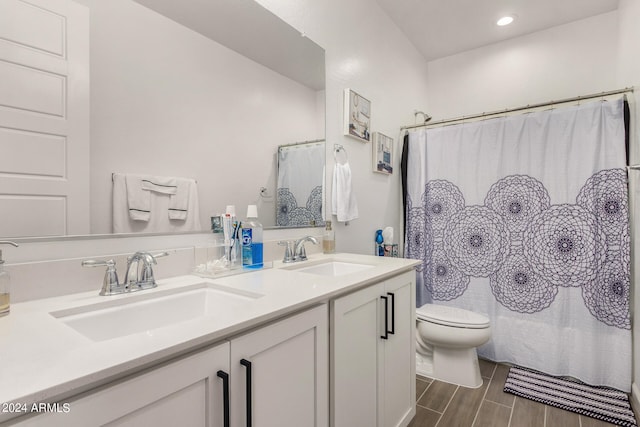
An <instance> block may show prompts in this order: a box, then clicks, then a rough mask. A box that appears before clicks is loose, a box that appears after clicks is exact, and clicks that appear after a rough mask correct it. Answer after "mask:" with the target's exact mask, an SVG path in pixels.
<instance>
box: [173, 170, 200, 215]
mask: <svg viewBox="0 0 640 427" xmlns="http://www.w3.org/2000/svg"><path fill="white" fill-rule="evenodd" d="M176 188H177V190H176V192H175V194H172V195H171V196H170V198H169V219H177V220H180V221H185V220H186V219H187V213H188V211H189V196H190V195H191V193H192V192H193V191H196V182H195V181H194V180H192V179H176Z"/></svg>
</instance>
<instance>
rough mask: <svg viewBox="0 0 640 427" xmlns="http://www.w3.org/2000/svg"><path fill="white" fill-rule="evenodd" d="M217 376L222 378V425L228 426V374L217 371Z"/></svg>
mask: <svg viewBox="0 0 640 427" xmlns="http://www.w3.org/2000/svg"><path fill="white" fill-rule="evenodd" d="M218 377H220V378H222V401H223V405H224V415H223V419H224V427H229V425H230V424H229V374H227V373H226V372H225V371H222V370H220V371H218Z"/></svg>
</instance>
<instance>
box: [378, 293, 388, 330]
mask: <svg viewBox="0 0 640 427" xmlns="http://www.w3.org/2000/svg"><path fill="white" fill-rule="evenodd" d="M380 298H382V300H384V335H380V338H382V339H383V340H388V339H389V336H388V335H387V333H388V332H389V304H387V300H388V299H389V298H388V297H387V296H385V295H382V296H381V297H380Z"/></svg>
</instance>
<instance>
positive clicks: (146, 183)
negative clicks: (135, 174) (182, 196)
mask: <svg viewBox="0 0 640 427" xmlns="http://www.w3.org/2000/svg"><path fill="white" fill-rule="evenodd" d="M142 188H143V189H144V190H149V191H155V192H156V193H162V194H176V192H177V191H178V184H177V180H176V179H175V178H168V177H161V176H152V177H143V178H142Z"/></svg>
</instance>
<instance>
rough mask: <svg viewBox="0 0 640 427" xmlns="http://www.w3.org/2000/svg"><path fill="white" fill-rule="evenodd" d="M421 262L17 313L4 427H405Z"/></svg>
mask: <svg viewBox="0 0 640 427" xmlns="http://www.w3.org/2000/svg"><path fill="white" fill-rule="evenodd" d="M416 264H417V262H416V261H413V260H406V259H399V258H384V257H373V256H366V255H354V254H336V255H314V256H311V257H310V259H309V260H307V261H304V262H299V263H292V264H285V263H281V262H275V263H274V266H273V268H268V269H263V270H259V271H252V272H247V273H243V274H239V275H234V276H227V277H221V278H203V277H199V276H195V275H184V276H178V277H173V278H170V279H163V280H159V281H158V286H157V287H156V288H153V289H148V290H144V291H141V292H136V293H131V294H129V293H127V294H121V295H112V296H99V295H98V290H99V289H98V288H99V284H96V291H95V292H83V293H76V294H71V295H65V296H60V297H54V298H48V299H40V300H32V301H28V302H24V303H19V304H14V305H13V306H12V309H11V310H12V311H11V314H10V315H9V316H7V317H4V318H0V337H1V338H0V339H1V341H2V346H0V404H1V405H3V406H2V408H0V426H4V425H20V426H47V427H49V426H57V425H59V426H88V425H105V424H108V425H119V426H121V425H122V426H124V425H131V426H142V425H145V426H146V425H157V426H161V425H167V426H169V425H181V426H192V425H193V426H216V427H217V426H220V427H223V426H224V427H227V426H238V427H239V426H251V425H253V426H258V427H259V426H278V427H289V426H291V427H304V426H336V427H338V426H344V427H358V426H367V427H369V426H381V427H383V426H384V427H387V426H389V427H390V426H405V425H407V424H408V423H409V421H410V420H411V418H413V415H414V414H415V356H414V355H415V342H414V341H415V340H414V325H415V272H414V267H415V265H416Z"/></svg>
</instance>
